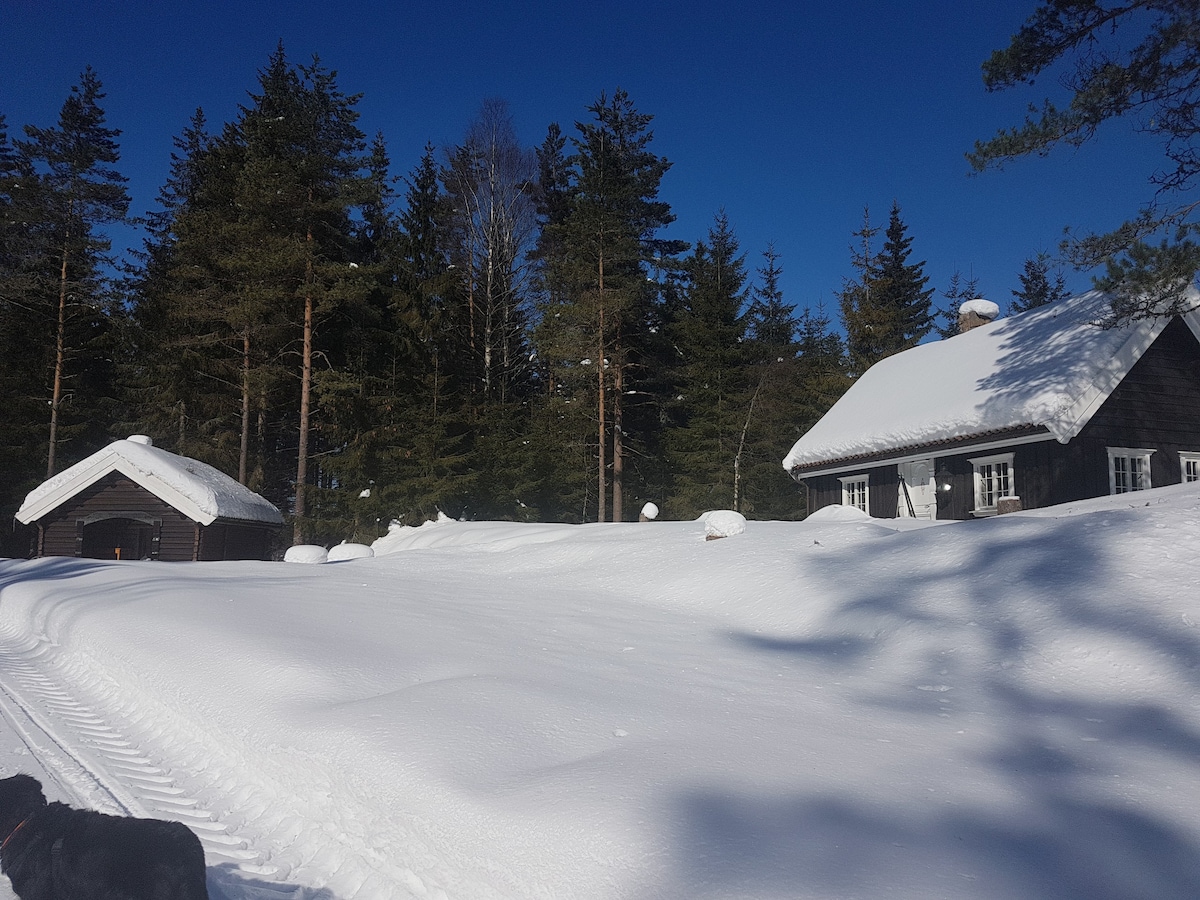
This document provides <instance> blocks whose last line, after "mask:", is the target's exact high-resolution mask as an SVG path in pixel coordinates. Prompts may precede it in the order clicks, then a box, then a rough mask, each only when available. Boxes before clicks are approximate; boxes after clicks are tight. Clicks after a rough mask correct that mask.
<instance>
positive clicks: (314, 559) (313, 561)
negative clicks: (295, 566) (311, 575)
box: [283, 544, 329, 565]
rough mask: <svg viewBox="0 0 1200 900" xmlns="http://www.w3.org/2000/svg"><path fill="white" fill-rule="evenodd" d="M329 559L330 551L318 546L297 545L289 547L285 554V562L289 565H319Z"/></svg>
mask: <svg viewBox="0 0 1200 900" xmlns="http://www.w3.org/2000/svg"><path fill="white" fill-rule="evenodd" d="M328 559H329V551H328V550H326V549H325V548H324V547H319V546H317V545H316V544H296V545H295V546H294V547H288V548H287V550H286V551H285V552H284V554H283V561H284V562H289V563H306V564H309V565H319V564H320V563H323V562H326V561H327V560H328Z"/></svg>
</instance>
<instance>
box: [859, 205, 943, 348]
mask: <svg viewBox="0 0 1200 900" xmlns="http://www.w3.org/2000/svg"><path fill="white" fill-rule="evenodd" d="M911 256H912V238H911V237H910V236H909V235H908V226H907V225H905V223H904V220H903V219H901V218H900V204H899V203H892V210H891V214H890V215H889V217H888V227H887V230H886V231H884V242H883V249H882V251H881V252H880V254H879V260H878V266H879V271H878V276H877V284H876V286H875V297H874V300H875V302H877V303H879V304H881V305H883V306H885V307H891V308H894V309H895V310H896V311H897V314H898V316H899V332H898V333H897V334H896V335H894V336H893V338H892V341H893V344H892V348H891V349H890V351H889V352H890V353H899V352H900V351H901V350H907V349H909V348H910V347H915V346H916V345H917V344H919V343H920V342H921V340H922V339H923V338H924V337H925V336H926V335H928V334H929V332H930V331H932V330H933V322H934V311H933V294H934V290H933V288H931V287H928V286H927V285H928V284H929V278H928V277H927V276H926V275H925V262H924V260H922V261H921V262H912V261H911Z"/></svg>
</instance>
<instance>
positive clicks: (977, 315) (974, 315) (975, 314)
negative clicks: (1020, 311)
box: [958, 297, 1000, 334]
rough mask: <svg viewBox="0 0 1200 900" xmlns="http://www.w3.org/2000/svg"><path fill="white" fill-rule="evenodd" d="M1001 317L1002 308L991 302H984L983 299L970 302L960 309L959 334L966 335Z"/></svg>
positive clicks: (979, 298) (978, 298)
mask: <svg viewBox="0 0 1200 900" xmlns="http://www.w3.org/2000/svg"><path fill="white" fill-rule="evenodd" d="M999 317H1000V307H999V306H997V305H996V304H995V303H993V302H992V301H991V300H984V299H983V298H982V297H976V298H975V299H974V300H968V301H967V302H966V303H964V304H963V305H962V306H960V307H959V308H958V333H959V334H964V333H966V332H968V331H970V330H971V329H972V328H978V327H979V326H980V325H987V324H988V323H989V322H993V321H995V320H996V319H997V318H999Z"/></svg>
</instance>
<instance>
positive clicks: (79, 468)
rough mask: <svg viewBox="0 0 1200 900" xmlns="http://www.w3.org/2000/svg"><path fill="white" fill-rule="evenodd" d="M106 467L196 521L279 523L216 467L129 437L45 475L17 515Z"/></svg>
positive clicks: (268, 507) (48, 506) (36, 511)
mask: <svg viewBox="0 0 1200 900" xmlns="http://www.w3.org/2000/svg"><path fill="white" fill-rule="evenodd" d="M137 437H140V436H138V435H135V436H134V438H137ZM111 472H120V473H121V474H123V475H125V476H126V477H128V478H129V479H130V480H132V481H134V482H135V483H136V484H138V485H140V486H141V487H142V488H144V489H145V490H147V491H149V492H150V493H152V494H154V495H155V496H156V497H158V498H159V499H161V500H163V501H164V502H166V503H169V504H170V505H172V506H174V507H175V508H176V509H178V510H179V511H180V512H182V513H184V514H186V515H188V516H189V517H190V518H192V519H194V520H195V521H197V522H200V523H201V524H202V525H209V524H211V523H212V522H213V521H215V520H216V519H218V518H227V519H238V520H242V521H250V522H267V523H270V524H281V523H282V522H283V516H282V515H281V514H280V512H279V510H278V509H276V508H275V506H274V505H273V504H271V503H270V501H268V500H267V499H266V498H264V497H262V496H260V495H259V494H256V493H254V492H253V491H252V490H250V489H249V488H248V487H246V486H245V485H242V484H239V483H238V482H237V481H235V480H234V479H233V478H230V477H229V476H228V475H226V474H225V473H224V472H222V471H221V470H219V469H217V468H215V467H213V466H210V465H209V464H208V463H203V462H200V461H199V460H196V459H191V458H189V457H186V456H179V455H178V454H175V453H171V452H169V451H167V450H163V449H161V448H159V447H155V446H153V445H152V444H150V443H145V442H142V441H139V440H135V439H126V440H118V441H113V442H112V443H111V444H109V445H108V446H107V447H104V448H103V449H101V450H98V451H97V452H95V453H93V454H92V455H91V456H89V457H87V458H86V459H83V460H81V461H80V462H77V463H76V464H75V465H73V466H71V467H70V468H67V469H64V470H63V471H62V472H60V473H58V474H57V475H54V476H52V477H50V478H48V479H47V480H46V481H44V482H43V483H42V484H41V485H39V486H38V487H36V488H34V489H33V490H32V491H30V492H29V494H28V495H27V496H26V497H25V502H24V503H22V504H21V508H20V509H19V510H18V511H17V519H18V520H20V521H21V522H24V523H26V524H28V523H29V522H32V521H34V520H36V519H38V518H40V517H41V516H43V515H45V514H46V513H47V512H49V511H50V510H52V509H54V508H56V507H57V506H59V505H60V504H61V503H63V502H64V501H66V500H68V499H70V498H71V497H73V496H75V494H77V493H79V492H80V491H82V490H84V489H85V488H87V487H88V486H90V485H92V484H94V483H96V482H97V481H99V480H100V479H101V478H103V477H104V476H105V475H107V474H109V473H111Z"/></svg>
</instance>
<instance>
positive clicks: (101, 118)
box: [15, 67, 129, 476]
mask: <svg viewBox="0 0 1200 900" xmlns="http://www.w3.org/2000/svg"><path fill="white" fill-rule="evenodd" d="M103 99H104V92H103V89H102V86H101V83H100V79H99V78H98V77H97V76H96V73H95V72H93V71H92V69H91V68H90V67H89V68H87V69H85V70H84V72H83V74H82V75H81V76H80V80H79V84H78V85H76V86H74V87H72V88H71V93H70V96H69V97H68V98H67V100H66V101H65V102H64V103H63V106H62V109H61V111H60V113H59V118H58V123H57V124H56V125H54V126H52V127H49V128H39V127H36V126H32V125H27V126H26V127H25V135H26V139H25V140H19V141H16V142H15V146H16V150H17V152H18V153H19V154H20V156H21V158H22V160H23V163H22V165H23V169H24V172H23V177H22V179H21V182H20V184H21V192H22V197H23V199H22V200H21V206H22V207H23V214H22V217H23V218H24V220H25V227H26V229H27V232H28V234H29V235H30V236H31V240H30V241H28V242H27V244H26V251H27V255H26V262H25V264H24V267H25V274H26V276H27V277H26V279H25V280H24V282H23V288H22V295H23V302H25V303H27V304H28V305H30V306H31V307H34V308H37V309H38V310H39V313H40V318H41V320H42V321H41V323H40V324H42V325H43V326H45V327H43V328H39V329H38V330H37V331H36V332H35V333H33V334H31V335H30V339H31V340H34V341H38V342H44V343H42V344H40V345H41V346H46V347H47V348H48V351H49V352H48V354H47V355H48V357H49V359H48V363H47V368H48V373H47V374H48V376H49V377H48V381H49V384H48V388H49V390H48V394H49V397H48V401H49V402H48V406H49V410H50V421H49V440H48V442H47V453H46V474H47V476H49V475H53V474H54V473H55V472H56V471H57V470H58V468H59V464H58V463H59V461H58V456H59V444H60V442H61V441H62V440H63V439H64V438H67V437H70V436H77V437H79V438H81V439H82V441H81V443H82V444H83V445H84V446H81V447H80V448H79V449H78V451H77V454H82V453H83V452H84V451H86V450H90V449H92V447H91V446H90V445H91V444H94V443H97V442H98V441H99V440H102V437H101V435H100V434H99V433H98V429H97V426H98V425H99V423H100V422H101V421H102V419H103V417H102V416H100V415H98V414H97V407H98V405H100V404H102V403H104V394H106V393H109V392H111V387H110V386H109V387H106V384H107V382H108V381H109V379H110V378H111V375H112V373H111V356H112V348H111V346H105V343H106V342H111V340H112V337H111V332H112V328H111V325H112V322H111V319H110V316H112V315H113V314H114V313H116V312H117V307H116V304H115V299H114V296H113V294H112V290H111V278H110V276H109V275H108V274H107V273H108V272H109V271H111V268H112V265H113V260H112V259H111V257H110V256H109V255H108V254H109V251H110V249H111V242H110V241H109V239H108V238H107V237H106V236H105V234H104V233H103V229H104V227H105V226H108V225H112V224H115V223H118V222H122V221H124V219H125V215H126V213H127V211H128V209H129V196H128V194H127V193H126V191H125V181H126V179H125V177H124V176H123V175H121V174H120V172H119V171H118V170H117V169H116V168H115V166H116V163H117V162H118V161H119V159H120V152H119V149H118V146H117V138H118V136H119V135H120V131H118V130H117V129H113V128H109V127H108V126H107V125H106V118H105V114H104V110H103V108H102V107H101V105H100V101H101V100H103ZM68 398H69V399H70V408H71V409H70V411H71V415H70V416H68V415H67V411H66V409H65V407H66V405H67V401H68ZM69 418H70V419H73V422H72V421H68V419H69ZM88 431H91V432H93V433H92V435H91V437H90V438H89V437H87V432H88Z"/></svg>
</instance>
